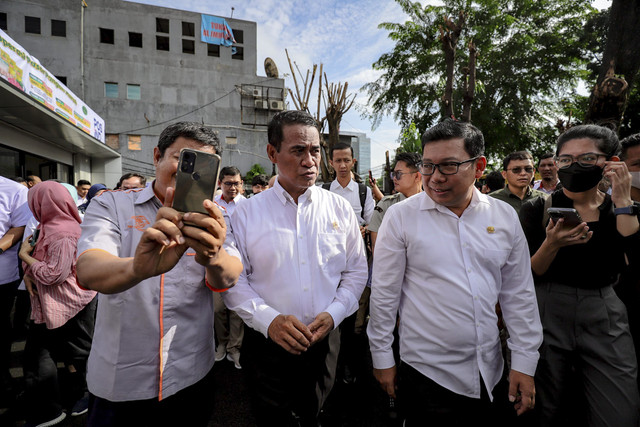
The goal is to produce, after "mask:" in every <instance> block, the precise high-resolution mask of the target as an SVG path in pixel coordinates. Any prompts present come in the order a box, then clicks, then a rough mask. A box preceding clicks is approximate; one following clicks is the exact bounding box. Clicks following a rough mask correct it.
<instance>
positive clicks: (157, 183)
mask: <svg viewBox="0 0 640 427" xmlns="http://www.w3.org/2000/svg"><path fill="white" fill-rule="evenodd" d="M183 148H192V149H196V150H200V151H205V152H210V153H218V154H219V153H220V143H219V141H218V138H217V136H216V135H215V133H214V132H213V131H211V130H210V129H209V128H206V127H204V126H202V125H200V124H198V123H189V122H180V123H176V124H173V125H171V126H169V127H167V128H166V129H165V130H164V131H163V132H162V134H161V135H160V139H159V142H158V146H157V147H156V148H155V149H154V164H155V168H156V179H155V180H154V181H153V183H152V184H151V185H149V186H147V187H146V188H144V189H141V190H139V191H127V192H125V191H117V192H106V193H105V194H103V195H102V196H101V197H99V198H97V199H95V200H94V202H93V203H92V204H91V206H90V208H89V209H88V210H87V213H86V215H85V219H84V222H83V224H82V236H81V238H80V241H79V244H78V253H79V254H80V256H79V258H78V261H77V276H78V282H79V284H80V285H81V286H83V287H86V288H88V289H92V290H95V291H98V292H100V293H101V294H102V295H100V303H99V304H98V312H97V318H96V327H95V333H94V341H93V347H92V349H91V354H90V356H89V362H88V373H87V384H88V386H89V391H90V393H91V397H90V403H89V420H88V425H89V426H119V425H154V424H157V425H179V424H186V425H199V426H204V425H206V424H207V422H208V420H209V418H210V415H211V408H212V405H211V400H212V398H213V390H212V387H211V375H210V371H211V368H212V366H213V363H214V358H215V354H214V345H213V340H214V328H213V294H212V291H214V292H223V291H225V290H226V289H227V288H229V287H231V286H233V285H234V284H235V282H236V280H237V279H238V276H239V274H240V271H241V269H242V264H241V262H240V259H239V253H238V252H237V250H236V249H235V246H234V244H233V238H232V235H231V233H229V235H227V226H226V222H225V216H224V215H223V213H222V212H221V211H220V210H219V209H218V208H217V207H216V206H215V204H214V203H213V202H212V201H211V200H204V201H203V207H204V208H205V209H206V211H207V212H208V214H206V215H205V214H201V213H194V212H190V213H184V214H183V213H180V212H178V211H176V210H174V209H172V208H171V204H172V202H173V195H174V186H175V179H176V172H177V169H178V159H179V156H180V151H181V150H182V149H183ZM187 224H189V225H187ZM191 224H192V225H193V226H191Z"/></svg>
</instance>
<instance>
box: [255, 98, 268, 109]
mask: <svg viewBox="0 0 640 427" xmlns="http://www.w3.org/2000/svg"><path fill="white" fill-rule="evenodd" d="M254 106H255V108H257V109H260V110H267V109H268V108H269V103H268V102H267V101H263V100H262V99H256V100H255V101H254Z"/></svg>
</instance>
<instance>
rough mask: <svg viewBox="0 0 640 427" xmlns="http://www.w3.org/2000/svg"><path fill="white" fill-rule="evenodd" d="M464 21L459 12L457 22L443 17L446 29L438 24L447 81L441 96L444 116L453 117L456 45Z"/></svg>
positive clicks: (462, 15)
mask: <svg viewBox="0 0 640 427" xmlns="http://www.w3.org/2000/svg"><path fill="white" fill-rule="evenodd" d="M464 23H465V14H464V12H462V11H461V12H460V14H459V15H458V23H454V22H453V20H452V19H451V18H449V17H448V16H445V17H444V25H445V26H446V29H445V28H444V27H442V26H440V41H441V42H442V50H443V52H444V59H445V64H446V66H447V82H446V85H445V88H444V95H443V96H442V111H443V115H444V117H455V114H454V110H453V75H454V71H455V61H456V45H457V44H458V39H459V38H460V33H461V32H462V28H463V27H464Z"/></svg>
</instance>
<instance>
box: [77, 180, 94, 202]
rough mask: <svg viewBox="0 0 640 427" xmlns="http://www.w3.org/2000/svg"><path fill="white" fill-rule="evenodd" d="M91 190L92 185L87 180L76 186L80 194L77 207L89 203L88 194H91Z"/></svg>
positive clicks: (79, 182)
mask: <svg viewBox="0 0 640 427" xmlns="http://www.w3.org/2000/svg"><path fill="white" fill-rule="evenodd" d="M90 188H91V183H90V182H89V181H87V180H86V179H81V180H80V181H78V184H77V185H76V191H77V193H78V200H76V206H80V205H83V204H85V203H87V193H89V189H90Z"/></svg>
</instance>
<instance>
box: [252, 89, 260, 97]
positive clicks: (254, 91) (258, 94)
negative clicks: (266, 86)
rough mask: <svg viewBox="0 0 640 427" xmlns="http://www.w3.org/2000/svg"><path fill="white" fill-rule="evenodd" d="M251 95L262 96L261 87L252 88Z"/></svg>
mask: <svg viewBox="0 0 640 427" xmlns="http://www.w3.org/2000/svg"><path fill="white" fill-rule="evenodd" d="M253 97H254V98H262V89H260V88H256V89H253Z"/></svg>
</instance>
